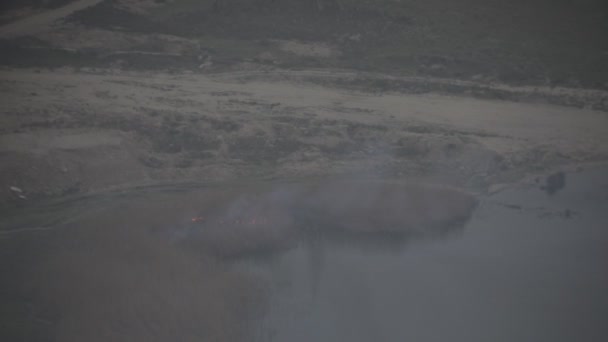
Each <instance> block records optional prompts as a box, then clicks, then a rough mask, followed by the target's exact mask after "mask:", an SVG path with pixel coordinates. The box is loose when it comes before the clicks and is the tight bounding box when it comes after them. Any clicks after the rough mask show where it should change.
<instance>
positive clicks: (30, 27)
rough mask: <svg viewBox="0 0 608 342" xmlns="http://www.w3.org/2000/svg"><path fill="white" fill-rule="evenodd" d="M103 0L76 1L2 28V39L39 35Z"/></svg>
mask: <svg viewBox="0 0 608 342" xmlns="http://www.w3.org/2000/svg"><path fill="white" fill-rule="evenodd" d="M101 1H103V0H79V1H74V2H72V3H70V4H68V5H66V6H64V7H60V8H57V9H54V10H50V11H46V12H43V13H40V14H36V15H33V16H31V17H27V18H25V19H22V20H19V21H17V22H13V23H10V24H7V25H4V26H0V38H1V39H7V38H15V37H20V36H27V35H32V34H37V33H40V32H43V31H45V30H48V29H49V28H50V27H51V26H52V24H53V23H54V22H56V21H57V20H60V19H63V18H65V17H67V16H69V15H70V14H72V13H74V12H77V11H80V10H83V9H85V8H87V7H90V6H94V5H96V4H98V3H100V2H101Z"/></svg>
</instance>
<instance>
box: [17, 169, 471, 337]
mask: <svg viewBox="0 0 608 342" xmlns="http://www.w3.org/2000/svg"><path fill="white" fill-rule="evenodd" d="M475 204H476V201H475V199H474V197H473V196H471V195H469V194H466V193H464V192H462V191H458V190H453V189H449V188H444V187H435V186H422V185H404V184H395V183H388V182H370V181H365V182H354V181H353V182H347V181H339V182H330V183H318V184H311V183H303V184H297V185H290V186H273V187H272V190H270V191H269V190H268V187H266V188H265V189H260V188H257V189H252V188H239V189H235V188H232V189H228V188H223V189H222V188H214V189H205V190H202V191H199V192H194V193H180V194H177V195H176V194H175V193H173V194H171V193H170V194H163V195H151V196H148V195H146V196H145V197H142V198H140V199H135V200H133V199H131V200H129V201H125V202H124V203H123V202H121V203H119V204H117V205H115V206H113V207H111V208H109V209H106V210H105V211H102V212H100V213H97V214H95V215H93V217H91V218H89V219H83V220H79V221H78V222H77V223H73V224H71V225H70V226H68V227H66V228H64V229H62V230H58V231H57V232H56V234H55V235H54V237H53V239H52V240H51V242H49V243H47V245H48V246H50V247H48V248H49V250H48V251H46V250H45V251H44V252H38V253H39V254H41V255H43V257H40V258H45V261H44V262H42V263H40V264H38V265H37V266H36V267H34V271H33V272H31V274H30V275H29V277H28V278H27V283H28V284H30V285H29V287H30V288H31V291H32V293H34V294H35V298H38V299H37V300H36V301H35V303H36V306H38V307H39V309H37V310H38V311H40V312H43V313H44V315H43V318H42V319H43V320H44V321H46V322H47V326H48V327H49V329H52V330H53V334H54V335H55V336H56V337H57V340H59V341H68V342H69V341H93V342H94V341H171V340H179V341H240V340H243V339H244V338H246V337H247V334H248V333H249V332H250V331H251V330H250V328H251V324H252V323H251V322H253V321H254V319H255V318H256V317H259V315H262V314H263V313H264V308H265V305H266V303H267V295H268V293H267V287H266V283H265V282H264V281H262V279H260V278H257V277H254V276H253V275H251V274H246V273H242V271H241V272H238V271H236V270H234V269H231V268H230V263H228V262H226V261H227V260H229V259H233V258H237V257H243V256H250V255H257V254H260V253H268V252H271V253H273V252H274V253H277V252H280V251H283V250H286V249H289V248H291V247H292V246H294V245H295V244H296V243H297V242H298V239H300V238H303V236H305V235H307V234H308V233H310V232H311V231H313V230H314V231H317V232H318V231H325V232H332V233H338V234H341V235H348V234H344V233H349V234H350V233H355V234H358V236H359V237H361V236H364V237H367V238H369V239H373V238H375V237H386V236H388V235H390V234H395V235H393V236H391V237H390V241H391V242H395V243H399V244H402V243H403V242H405V241H406V240H407V239H408V238H409V237H410V236H411V235H413V234H418V235H421V234H422V235H424V234H429V233H432V232H436V231H445V230H448V229H449V228H450V227H453V226H454V225H455V224H462V223H463V222H465V221H466V220H467V219H468V217H469V216H470V215H471V212H472V210H473V209H474V207H475ZM201 208H204V211H203V212H201ZM180 220H181V221H182V222H186V221H187V224H186V225H182V226H179V227H178V228H175V227H176V226H175V223H176V222H179V221H180ZM166 227H172V228H170V229H169V230H170V231H169V233H170V234H169V235H167V234H164V233H166V232H167V231H166V230H167V228H166ZM163 229H164V230H165V231H163ZM158 232H163V233H162V234H159V233H158ZM387 233H389V234H388V235H387ZM175 237H177V239H176V238H175Z"/></svg>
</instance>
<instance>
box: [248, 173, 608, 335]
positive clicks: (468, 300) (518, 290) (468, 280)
mask: <svg viewBox="0 0 608 342" xmlns="http://www.w3.org/2000/svg"><path fill="white" fill-rule="evenodd" d="M376 247H377V248H362V246H361V245H360V243H349V242H348V241H340V242H339V243H337V242H336V241H333V242H330V241H322V240H311V241H309V242H305V243H302V244H300V246H299V247H298V248H297V249H294V250H291V251H289V252H288V253H286V254H283V255H282V256H280V257H278V258H277V259H276V260H273V261H272V262H270V263H269V264H267V265H265V266H263V267H261V269H257V268H256V271H257V272H262V273H264V274H265V275H267V276H269V277H271V279H273V286H274V288H275V296H274V299H273V302H272V305H271V308H270V313H269V314H268V316H267V317H266V319H265V320H264V321H263V322H261V323H260V329H259V332H258V335H259V336H257V339H258V340H271V341H290V342H299V341H302V342H304V341H306V342H309V341H317V342H322V341H333V342H336V341H418V342H421V341H520V342H521V341H536V342H538V341H552V342H555V341H608V324H607V323H606V319H607V318H608V169H606V168H603V169H601V168H600V169H594V170H588V171H583V172H579V173H575V174H569V175H567V178H566V186H565V188H563V189H562V190H560V191H558V192H557V193H556V194H553V195H548V194H547V193H545V192H544V191H542V190H540V189H539V188H538V186H528V187H520V188H517V189H511V190H507V191H503V192H501V193H499V194H496V195H493V196H490V197H488V198H485V199H484V200H483V201H482V203H481V205H480V207H479V208H478V210H477V212H476V213H475V215H474V217H473V219H472V220H471V221H470V222H469V224H468V225H467V226H466V228H465V230H464V231H463V232H461V233H459V234H453V235H452V236H449V237H445V238H442V239H440V240H425V241H412V242H410V243H408V244H407V245H406V246H404V247H403V248H395V247H394V246H387V248H386V249H384V248H382V246H376ZM388 247H390V248H388ZM250 267H252V269H253V268H254V267H253V266H250Z"/></svg>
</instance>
